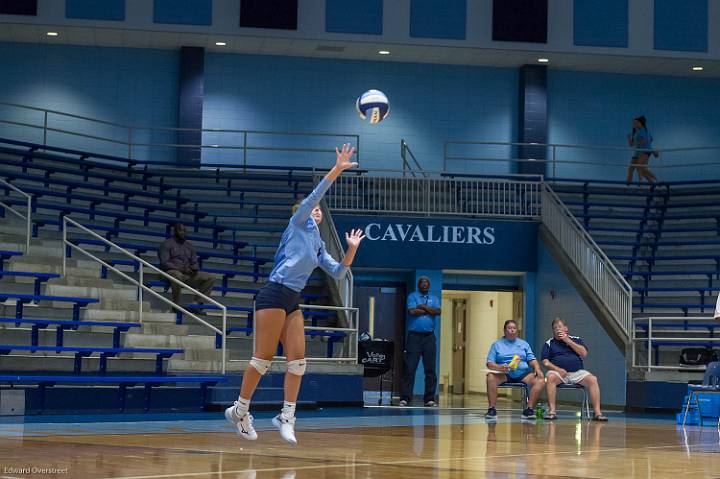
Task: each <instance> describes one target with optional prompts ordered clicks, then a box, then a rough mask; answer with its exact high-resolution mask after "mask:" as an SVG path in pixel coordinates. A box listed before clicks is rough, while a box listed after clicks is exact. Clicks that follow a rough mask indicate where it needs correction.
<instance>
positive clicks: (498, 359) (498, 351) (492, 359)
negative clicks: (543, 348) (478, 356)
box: [487, 338, 535, 378]
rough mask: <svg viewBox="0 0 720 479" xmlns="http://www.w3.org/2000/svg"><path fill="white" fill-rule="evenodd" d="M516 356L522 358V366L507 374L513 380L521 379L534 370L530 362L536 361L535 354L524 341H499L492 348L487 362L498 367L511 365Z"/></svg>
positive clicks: (501, 339)
mask: <svg viewBox="0 0 720 479" xmlns="http://www.w3.org/2000/svg"><path fill="white" fill-rule="evenodd" d="M516 354H517V355H518V356H520V364H518V368H517V369H511V370H510V371H508V372H507V373H506V374H507V375H508V376H510V377H511V378H521V377H523V376H525V375H526V374H527V373H529V372H530V371H531V370H532V369H531V368H530V365H529V364H528V361H532V360H534V359H535V354H534V353H533V352H532V349H531V348H530V345H529V344H528V343H527V341H525V340H524V339H520V338H515V339H514V340H512V341H510V340H508V339H505V338H500V339H498V340H497V341H495V342H494V343H492V346H490V351H488V355H487V362H489V363H495V364H497V365H503V364H510V361H512V358H513V356H515V355H516Z"/></svg>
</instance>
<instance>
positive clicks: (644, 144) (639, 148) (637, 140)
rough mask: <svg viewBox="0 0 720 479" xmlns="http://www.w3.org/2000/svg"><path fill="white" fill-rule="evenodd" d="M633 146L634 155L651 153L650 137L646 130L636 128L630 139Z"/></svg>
mask: <svg viewBox="0 0 720 479" xmlns="http://www.w3.org/2000/svg"><path fill="white" fill-rule="evenodd" d="M632 141H633V146H635V148H636V150H635V154H636V155H637V154H640V153H650V152H651V151H652V149H653V148H652V135H650V132H648V130H647V128H638V129H637V130H635V134H634V135H633V138H632Z"/></svg>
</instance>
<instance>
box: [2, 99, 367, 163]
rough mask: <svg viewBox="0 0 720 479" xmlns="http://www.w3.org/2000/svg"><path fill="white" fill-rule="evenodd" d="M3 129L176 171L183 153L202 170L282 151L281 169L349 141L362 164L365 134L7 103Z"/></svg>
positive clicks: (24, 137)
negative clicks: (122, 116) (151, 120)
mask: <svg viewBox="0 0 720 479" xmlns="http://www.w3.org/2000/svg"><path fill="white" fill-rule="evenodd" d="M0 125H3V128H0V136H5V137H9V138H15V139H21V140H23V141H28V142H32V143H37V144H41V145H43V146H46V145H54V146H56V147H63V148H69V149H77V150H84V151H93V152H95V153H103V154H104V155H106V156H107V157H108V158H102V159H101V160H102V161H110V158H109V157H116V161H117V160H122V159H125V160H126V161H128V160H129V161H130V162H131V163H132V164H133V165H145V164H151V165H153V166H160V165H163V164H166V165H170V166H172V167H175V168H177V167H179V166H182V165H181V164H178V162H177V155H178V153H179V152H182V151H189V152H192V153H193V154H194V155H196V158H193V160H194V161H192V162H191V163H188V165H187V166H189V167H197V166H198V163H199V162H200V159H201V157H202V166H203V167H219V168H245V167H247V166H248V165H249V164H250V163H251V162H252V161H254V160H255V158H254V156H258V155H259V156H260V158H262V160H261V161H258V163H268V162H271V161H272V159H273V155H275V156H276V155H277V154H279V153H282V154H283V157H282V159H281V160H280V163H278V165H282V166H285V167H289V166H291V164H288V160H289V159H291V158H292V155H297V157H298V159H303V160H304V161H303V162H304V164H305V165H307V164H308V163H309V162H308V161H307V160H308V158H309V156H308V155H314V154H317V153H327V154H328V155H330V154H334V153H335V149H334V148H328V147H327V144H332V145H336V144H340V143H350V144H351V145H352V146H354V147H355V150H356V158H358V161H359V158H360V136H359V135H357V134H350V133H347V134H346V133H317V132H313V133H307V132H277V131H259V130H239V129H225V128H198V129H193V128H165V127H145V126H129V125H125V124H122V123H117V122H110V121H105V120H99V119H96V118H91V117H88V116H83V115H76V114H71V113H65V112H61V111H57V110H50V109H47V108H38V107H34V106H28V105H20V104H17V103H6V102H0ZM89 131H91V132H93V133H88V132H89ZM193 135H194V137H196V138H199V140H200V141H199V143H197V140H194V141H195V143H192V142H185V141H180V140H179V139H178V138H179V137H185V138H187V137H189V136H193ZM80 145H82V146H80ZM239 159H241V161H238V160H239ZM290 163H292V162H290ZM298 163H299V162H298ZM323 164H324V163H323Z"/></svg>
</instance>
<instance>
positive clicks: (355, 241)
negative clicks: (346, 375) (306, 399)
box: [225, 144, 365, 444]
mask: <svg viewBox="0 0 720 479" xmlns="http://www.w3.org/2000/svg"><path fill="white" fill-rule="evenodd" d="M335 152H336V154H337V160H336V162H335V166H334V167H333V168H332V169H331V170H330V171H329V172H328V173H327V174H326V175H325V178H323V180H322V181H321V182H320V183H318V185H317V186H316V187H315V189H314V190H313V192H312V193H310V195H308V196H307V198H305V199H304V200H303V201H302V203H300V204H299V205H296V206H295V207H293V215H292V218H290V223H289V224H288V227H287V228H286V229H285V232H284V233H283V235H282V239H281V240H280V246H278V249H277V252H276V253H275V267H274V268H273V270H272V272H271V273H270V278H269V281H268V282H267V283H266V284H265V285H263V287H262V288H261V289H260V291H259V292H258V294H257V297H256V299H255V311H256V313H255V315H256V317H255V351H254V352H253V356H252V358H251V359H250V365H249V367H248V368H247V369H246V370H245V374H244V375H243V380H242V386H241V387H240V397H239V398H238V400H237V401H236V402H235V404H234V405H232V406H230V407H229V408H227V409H226V410H225V418H227V420H228V421H230V422H232V423H233V424H234V425H235V426H236V427H237V430H238V434H239V435H240V436H242V437H244V438H245V439H248V440H251V441H254V440H255V439H257V433H256V432H255V429H254V428H253V418H252V416H251V415H250V413H249V412H248V411H249V408H250V399H251V398H252V395H253V393H254V392H255V388H257V385H258V383H259V382H260V378H261V377H262V376H263V375H264V374H265V373H267V372H268V370H269V369H270V364H271V362H272V358H273V356H274V355H275V351H276V350H277V345H278V341H280V342H281V343H282V345H283V349H284V351H285V355H286V357H287V372H286V374H285V401H284V403H283V407H282V411H281V412H280V414H278V415H277V416H275V417H274V418H273V420H272V422H273V424H274V425H275V427H277V428H278V430H279V431H280V435H281V436H282V438H283V439H284V440H285V441H286V442H288V443H290V444H297V439H296V438H295V403H296V401H297V397H298V393H299V391H300V382H301V380H302V376H303V374H305V329H304V321H303V316H302V312H301V311H300V308H299V306H298V302H299V299H300V292H301V291H302V290H303V288H304V287H305V284H306V283H307V281H308V278H309V277H310V275H311V274H312V272H313V270H315V268H316V267H318V266H319V267H320V268H322V269H323V270H324V271H326V272H327V273H328V274H330V275H331V276H332V277H333V278H335V279H340V278H342V277H343V276H344V275H345V274H346V273H347V270H348V268H349V267H350V265H351V264H352V262H353V259H354V258H355V252H356V251H357V249H358V246H360V242H361V241H362V240H363V238H365V235H364V234H363V231H362V230H360V229H357V230H355V229H353V230H352V231H351V232H350V233H345V240H346V241H347V244H348V250H347V253H346V254H345V257H344V258H343V260H342V262H341V263H338V262H337V261H335V260H334V259H333V258H332V256H330V254H329V253H328V252H327V251H326V249H325V243H324V242H323V240H322V239H321V238H320V230H319V229H318V225H319V224H320V223H321V222H322V219H323V213H322V210H321V209H320V206H319V204H320V200H321V199H322V197H323V195H324V194H325V192H326V191H327V190H328V188H329V187H330V185H331V184H332V182H333V181H335V179H336V178H337V177H338V176H340V174H341V173H342V172H343V171H345V170H347V169H349V168H354V167H356V166H357V162H351V161H350V158H351V157H352V156H353V154H354V153H355V148H350V145H347V144H345V145H343V147H342V150H341V151H339V150H338V149H337V148H336V149H335Z"/></svg>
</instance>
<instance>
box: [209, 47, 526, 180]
mask: <svg viewBox="0 0 720 479" xmlns="http://www.w3.org/2000/svg"><path fill="white" fill-rule="evenodd" d="M205 60H206V61H205V106H204V110H203V111H204V126H205V128H241V129H250V130H265V131H267V130H270V131H285V132H290V131H303V132H334V133H350V134H352V133H357V134H360V135H361V139H362V144H361V154H360V163H361V165H362V166H365V167H373V168H395V169H400V168H401V166H402V163H401V160H400V139H401V138H405V139H406V140H407V141H408V142H409V144H410V146H411V148H412V151H413V153H414V154H415V156H416V157H417V158H418V161H420V163H421V164H422V165H423V167H424V168H425V169H428V170H439V169H441V168H442V157H443V144H444V142H445V141H446V140H447V139H448V138H454V139H467V138H493V139H499V140H500V141H510V140H511V139H512V138H514V137H515V136H516V135H515V130H516V125H517V120H516V119H517V72H516V71H515V70H512V69H501V68H477V67H465V66H452V65H427V64H425V65H423V64H413V63H386V62H366V61H332V60H319V59H307V58H291V57H278V56H249V55H228V54H215V53H210V54H208V55H207V57H206V59H205ZM370 88H377V89H380V90H382V91H384V92H385V93H386V94H387V95H388V98H389V100H390V115H389V116H388V117H387V118H386V119H385V120H384V121H383V122H382V123H381V124H379V125H370V124H368V123H363V122H362V121H361V120H360V119H359V117H358V116H357V113H356V111H355V100H356V98H357V97H358V96H359V95H360V94H362V93H363V92H364V91H366V90H368V89H370ZM225 139H227V138H225ZM218 140H220V138H219V137H218V136H217V135H206V138H205V141H206V142H211V143H215V142H217V141H218ZM236 141H240V142H241V141H242V139H241V138H238V139H236ZM257 141H258V142H260V141H261V140H260V139H258V140H257ZM288 141H290V140H288ZM293 141H295V143H297V141H298V140H293ZM337 141H338V142H340V141H342V138H338V139H337ZM327 142H328V140H327V139H322V142H319V143H318V145H320V146H324V147H325V148H327V147H328V144H327ZM290 144H292V143H290ZM330 146H334V145H330ZM203 161H205V162H208V161H214V162H223V163H237V162H238V161H240V160H239V159H238V155H237V154H236V153H228V152H221V151H217V152H212V153H208V154H206V155H205V157H204V158H203ZM260 161H263V162H267V163H274V164H283V165H287V164H299V163H300V162H303V164H309V165H316V166H326V165H327V164H328V163H329V162H332V161H334V153H328V154H327V155H326V156H319V155H317V154H314V155H304V156H303V155H293V154H290V153H288V154H283V155H278V154H275V153H274V154H266V155H263V154H262V153H261V152H253V153H252V158H251V159H250V160H249V163H258V162H260ZM493 168H497V170H496V171H505V169H504V168H505V167H504V166H503V165H499V166H490V167H488V171H492V169H493Z"/></svg>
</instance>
